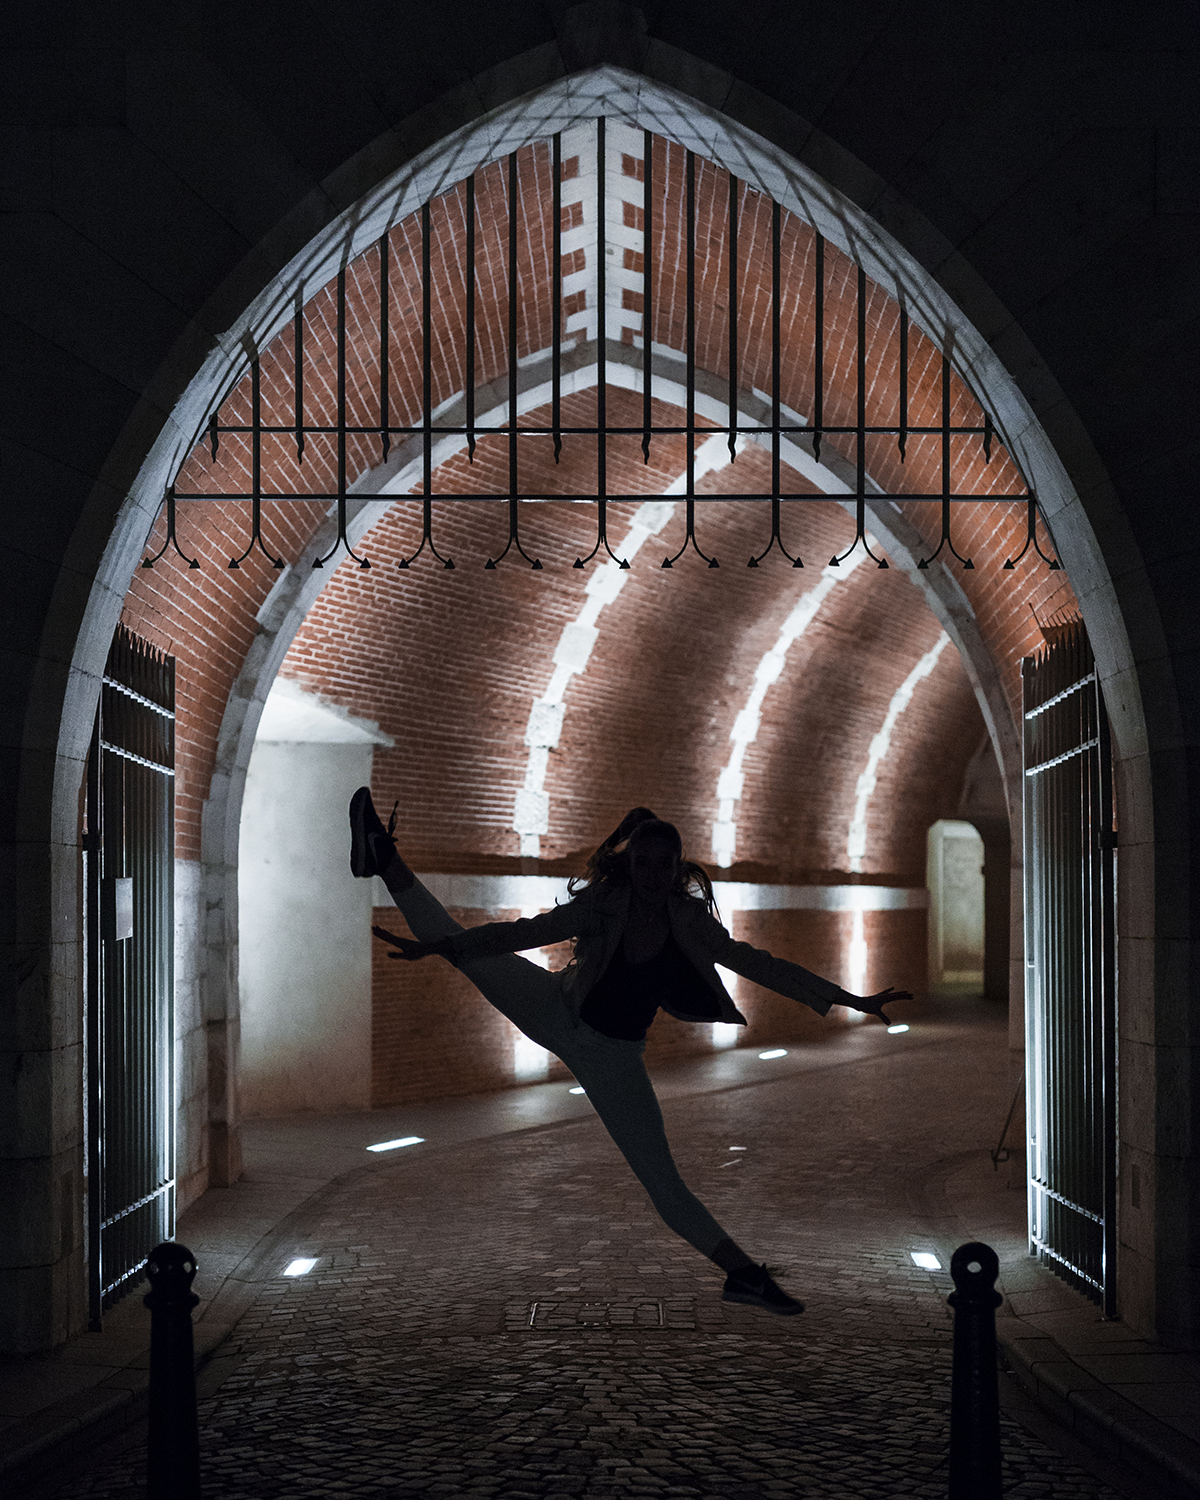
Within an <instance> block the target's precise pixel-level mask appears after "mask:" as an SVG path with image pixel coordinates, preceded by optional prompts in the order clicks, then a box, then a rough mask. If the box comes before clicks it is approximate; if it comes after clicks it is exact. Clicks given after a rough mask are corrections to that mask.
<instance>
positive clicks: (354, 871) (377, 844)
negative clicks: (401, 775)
mask: <svg viewBox="0 0 1200 1500" xmlns="http://www.w3.org/2000/svg"><path fill="white" fill-rule="evenodd" d="M399 805H400V804H399V803H398V802H397V804H396V807H399ZM395 826H396V808H395V807H393V808H392V816H391V820H390V821H389V823H388V826H387V827H386V828H385V827H384V826H383V822H382V820H381V819H380V817H379V814H378V813H377V812H376V811H375V804H374V803H373V802H372V801H371V788H370V787H367V786H360V787H359V789H358V791H357V792H355V794H354V796H353V797H351V799H350V873H351V875H360V876H364V875H382V874H383V872H384V870H385V869H386V868H387V866H388V864H389V863H390V862H391V859H392V856H393V855H394V854H395V852H396V845H395V842H394V840H393V839H392V830H393V829H394V828H395Z"/></svg>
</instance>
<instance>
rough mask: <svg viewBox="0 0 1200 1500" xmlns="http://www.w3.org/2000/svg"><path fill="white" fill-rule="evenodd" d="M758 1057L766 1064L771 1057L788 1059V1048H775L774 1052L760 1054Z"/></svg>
mask: <svg viewBox="0 0 1200 1500" xmlns="http://www.w3.org/2000/svg"><path fill="white" fill-rule="evenodd" d="M758 1055H759V1057H761V1058H762V1060H763V1062H766V1061H767V1059H768V1058H771V1057H786V1056H787V1048H786V1047H774V1048H772V1050H771V1051H770V1052H760V1053H759V1054H758Z"/></svg>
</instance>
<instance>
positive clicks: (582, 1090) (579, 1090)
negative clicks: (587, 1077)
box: [567, 1085, 587, 1094]
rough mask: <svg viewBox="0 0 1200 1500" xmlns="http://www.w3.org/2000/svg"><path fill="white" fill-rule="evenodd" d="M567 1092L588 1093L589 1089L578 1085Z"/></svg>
mask: <svg viewBox="0 0 1200 1500" xmlns="http://www.w3.org/2000/svg"><path fill="white" fill-rule="evenodd" d="M567 1092H568V1093H569V1094H586V1093H587V1089H581V1088H580V1087H579V1086H578V1085H576V1086H575V1088H573V1089H568V1090H567Z"/></svg>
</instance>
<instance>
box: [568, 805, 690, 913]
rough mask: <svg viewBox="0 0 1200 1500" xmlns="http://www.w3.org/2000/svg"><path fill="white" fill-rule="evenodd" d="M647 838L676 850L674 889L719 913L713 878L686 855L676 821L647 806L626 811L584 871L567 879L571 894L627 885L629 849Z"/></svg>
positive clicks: (589, 860) (591, 857)
mask: <svg viewBox="0 0 1200 1500" xmlns="http://www.w3.org/2000/svg"><path fill="white" fill-rule="evenodd" d="M647 838H657V839H661V840H662V841H663V843H665V844H670V846H671V847H672V848H673V849H674V851H675V857H676V859H677V860H678V861H679V868H678V870H677V871H676V874H675V883H674V885H673V887H672V889H673V890H676V891H678V892H679V894H680V895H681V896H689V897H691V899H692V900H693V901H703V902H704V905H705V906H706V907H707V908H708V912H709V915H710V916H716V915H717V898H716V897H715V896H714V895H713V888H712V881H711V880H710V879H709V878H708V875H707V873H706V872H705V871H704V870H703V869H702V868H701V867H700V866H699V865H698V864H696V862H695V861H694V860H690V859H685V858H684V857H683V840H682V839H681V838H680V836H679V829H678V828H676V827H675V825H674V823H668V822H666V821H665V820H664V819H663V818H659V817H656V816H655V814H654V813H652V812H651V811H650V809H649V808H648V807H635V808H633V809H632V811H630V812H627V813H626V814H625V816H624V817H623V818H622V819H621V821H620V823H618V824H617V826H616V827H615V828H614V829H613V831H612V832H611V833H610V834H609V836H608V837H607V838H606V839H605V840H604V842H603V843H602V844H601V845H600V847H599V848H598V849H597V850H596V851H595V853H593V854H592V855H591V856H590V858H589V859H588V862H587V869H586V871H585V872H584V874H583V875H582V876H579V875H575V876H573V877H572V878H571V879H570V880H569V881H568V882H567V889H568V891H569V892H570V894H571V895H572V896H576V895H578V894H579V893H580V892H581V891H584V890H587V889H589V888H590V887H592V886H599V885H613V886H617V885H628V884H629V851H630V850H631V849H632V848H633V847H634V846H635V845H637V844H639V843H641V841H642V840H643V839H647ZM622 845H623V846H624V847H622Z"/></svg>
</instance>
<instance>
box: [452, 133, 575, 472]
mask: <svg viewBox="0 0 1200 1500" xmlns="http://www.w3.org/2000/svg"><path fill="white" fill-rule="evenodd" d="M557 139H558V137H557V136H555V140H556V141H557ZM554 251H555V264H556V266H558V267H559V270H560V277H559V281H558V283H557V291H558V295H559V296H561V295H562V280H561V257H560V249H559V239H558V236H557V235H555V238H554ZM557 306H558V302H557V298H556V300H555V308H556V309H557ZM554 348H555V352H554V376H555V380H556V381H557V379H558V343H557V340H556V341H555V346H554ZM555 390H556V391H557V385H556V386H555ZM466 418H467V462H468V463H472V464H473V463H474V462H475V174H474V172H472V173H471V175H470V176H469V177H468V178H467V410H466Z"/></svg>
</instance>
